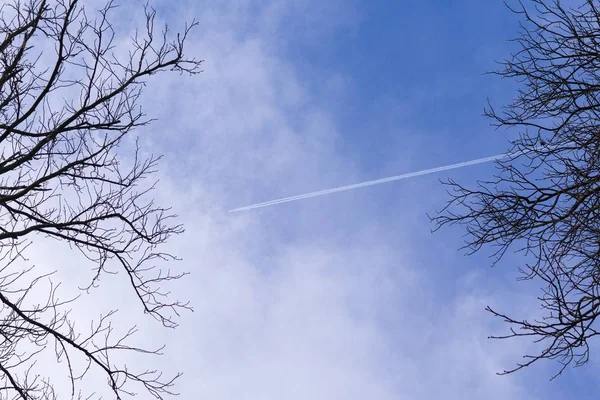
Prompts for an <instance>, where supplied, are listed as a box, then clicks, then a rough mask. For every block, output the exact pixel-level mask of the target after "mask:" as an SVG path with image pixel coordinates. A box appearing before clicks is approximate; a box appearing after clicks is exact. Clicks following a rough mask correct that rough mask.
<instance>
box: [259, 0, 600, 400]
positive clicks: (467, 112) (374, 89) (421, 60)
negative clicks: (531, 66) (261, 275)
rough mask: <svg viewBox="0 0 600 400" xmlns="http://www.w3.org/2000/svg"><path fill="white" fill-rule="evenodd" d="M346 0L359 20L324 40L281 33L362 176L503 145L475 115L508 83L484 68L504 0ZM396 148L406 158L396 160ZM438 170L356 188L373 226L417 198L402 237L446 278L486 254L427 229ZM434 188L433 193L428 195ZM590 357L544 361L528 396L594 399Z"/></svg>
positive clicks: (502, 41) (503, 45) (507, 275)
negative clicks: (467, 254) (335, 83)
mask: <svg viewBox="0 0 600 400" xmlns="http://www.w3.org/2000/svg"><path fill="white" fill-rule="evenodd" d="M352 7H355V9H356V12H355V14H356V17H357V18H358V20H357V22H356V23H351V24H348V27H347V28H344V27H342V28H340V29H338V30H336V32H335V34H333V35H329V36H328V39H327V40H311V39H310V35H307V34H306V33H307V32H309V31H310V26H306V25H305V26H303V25H301V24H297V23H294V16H293V15H291V16H290V24H289V29H290V32H289V35H287V37H288V38H289V40H288V41H287V42H286V43H285V47H284V48H283V49H282V51H284V52H285V53H286V57H287V58H289V59H291V60H292V61H293V63H294V65H295V66H296V67H297V68H298V70H299V73H300V75H301V76H302V79H303V80H302V81H303V82H305V84H306V85H309V86H310V88H311V90H313V91H315V92H317V93H322V96H321V101H322V102H324V103H326V104H327V106H328V108H329V109H331V108H332V107H333V109H334V110H335V112H336V115H335V118H336V122H337V123H338V126H339V128H340V130H341V132H343V134H342V140H341V141H340V143H339V146H340V152H342V153H344V154H348V155H352V156H353V157H354V158H355V160H356V163H357V165H358V166H359V168H360V171H361V173H363V174H364V176H365V178H366V179H372V178H379V177H383V176H386V175H394V174H400V173H403V172H409V170H407V169H398V168H400V167H402V168H405V167H406V166H409V167H410V168H411V170H416V169H421V168H430V167H435V166H440V165H445V164H449V163H454V162H459V161H465V160H470V159H473V158H479V157H485V156H489V155H493V154H498V153H502V152H504V151H506V150H507V148H508V141H507V139H508V138H509V137H510V136H511V135H514V134H515V133H516V132H506V131H502V130H499V131H496V130H494V129H493V128H491V127H490V126H489V121H487V120H486V119H485V118H483V117H482V112H483V107H484V106H485V104H486V99H487V98H490V100H491V101H492V102H493V103H494V104H496V105H502V104H505V103H506V102H507V101H508V100H509V99H511V98H512V96H513V95H514V93H515V92H514V90H515V88H516V85H515V83H514V82H510V81H506V80H504V81H503V80H500V79H499V78H497V77H494V76H491V75H485V74H484V72H486V71H490V70H493V69H495V68H496V65H495V60H501V59H502V58H503V57H507V56H508V55H509V53H510V51H511V50H512V49H514V48H515V47H514V43H511V42H509V41H508V40H507V39H509V38H511V37H514V36H515V35H516V34H517V29H518V23H517V17H516V16H515V15H514V14H512V13H511V12H509V11H508V10H507V9H506V7H505V6H504V5H503V4H502V2H501V1H496V0H494V1H482V0H460V1H449V0H446V1H440V0H437V1H434V0H407V1H382V0H378V1H358V2H354V3H353V4H352ZM294 37H296V38H297V39H293V38H294ZM328 75H331V76H334V75H339V76H341V77H342V78H343V79H344V82H345V85H344V86H345V90H344V91H342V93H343V95H340V96H336V95H332V91H331V90H330V89H331V86H330V82H327V81H324V80H323V77H324V76H328ZM403 157H408V158H410V162H409V163H407V164H403V163H398V159H399V158H403ZM491 173H493V168H492V166H490V165H483V166H476V167H470V168H469V169H465V170H461V171H457V172H456V173H454V174H446V175H442V176H439V178H447V177H449V176H451V177H453V178H456V177H459V178H460V181H461V182H463V183H468V182H469V181H470V180H471V181H472V183H474V181H475V179H476V178H484V177H485V175H486V174H491ZM436 178H437V177H427V178H425V177H424V178H420V179H419V181H418V182H417V181H414V182H411V183H409V182H408V181H407V182H399V183H391V184H388V185H386V186H385V187H383V186H382V187H377V188H371V189H364V190H371V191H372V192H371V193H372V194H373V196H375V195H376V197H377V199H376V200H373V202H374V203H373V202H372V203H371V204H374V205H376V206H377V207H378V209H379V210H380V211H379V220H378V223H381V224H387V225H390V226H393V225H394V224H401V220H399V219H398V218H399V214H401V210H399V206H398V204H399V202H406V203H407V204H408V203H410V204H418V203H420V205H421V206H422V207H421V208H419V209H418V210H417V211H416V212H414V214H416V215H413V216H412V218H413V222H414V221H416V222H419V221H420V222H422V226H423V229H422V231H418V232H411V234H412V238H410V240H412V241H413V243H414V253H415V254H414V255H413V256H414V257H416V259H418V260H420V262H421V263H422V265H423V267H424V268H432V269H434V268H435V269H438V270H439V273H440V274H441V275H442V276H443V275H444V274H446V275H447V276H451V275H453V274H456V273H457V272H458V271H463V272H464V271H467V270H469V269H475V268H486V267H487V266H488V265H489V260H488V259H487V258H486V256H485V255H484V254H482V255H477V256H474V257H471V258H456V257H455V256H451V254H453V252H454V251H455V249H456V247H455V246H454V245H455V244H456V245H458V244H460V234H461V233H462V231H461V230H460V229H451V230H449V231H446V233H444V234H443V236H441V237H443V238H446V237H449V235H454V237H455V238H456V240H455V241H454V242H452V243H451V245H450V246H446V247H444V246H442V245H440V244H439V243H437V242H436V237H435V236H431V235H430V233H429V228H431V226H430V225H429V222H428V219H427V217H426V215H425V212H426V211H429V212H433V211H435V210H434V209H428V207H438V206H439V205H440V204H442V202H441V201H442V200H441V199H440V196H442V195H443V190H441V189H440V188H439V187H438V183H437V180H436ZM341 183H342V184H343V183H349V182H341ZM314 189H315V190H317V189H321V188H314ZM432 190H433V193H435V196H436V197H437V198H436V199H431V198H430V197H429V196H428V195H429V194H430V193H432V192H431V191H432ZM294 194H296V193H289V195H294ZM355 195H360V194H358V193H357V194H355ZM335 196H342V195H335ZM415 197H418V198H415ZM339 198H341V197H339ZM259 200H263V199H259ZM264 200H267V199H264ZM311 201H315V202H318V201H327V200H326V199H324V198H323V199H315V200H311ZM329 201H331V200H329ZM277 207H278V209H277V210H273V211H269V212H268V213H272V214H273V218H285V217H284V215H286V213H290V212H292V211H291V209H290V207H291V206H287V205H281V206H277ZM440 241H441V240H440ZM432 242H433V243H432ZM446 255H448V261H447V262H445V261H444V257H445V256H446ZM509 260H511V261H515V262H514V263H513V262H507V263H504V265H502V268H500V269H495V270H490V269H486V270H485V272H486V273H489V274H490V276H492V277H497V278H499V279H506V280H511V282H512V279H513V278H514V276H515V270H516V266H517V265H518V258H510V259H509ZM456 290H458V289H457V288H456V287H455V286H453V285H449V286H448V287H445V288H440V296H443V295H444V293H446V294H451V293H453V292H455V291H456ZM507 295H509V293H507ZM465 329H468V327H465ZM592 356H593V357H594V356H596V357H598V356H599V355H598V354H592ZM515 361H518V360H515ZM549 367H556V365H549ZM595 367H596V366H594V365H592V366H588V367H586V368H583V369H575V370H572V369H569V370H567V372H566V373H565V375H564V377H562V378H560V379H559V380H557V381H554V382H552V383H548V382H547V378H549V375H548V373H549V371H548V370H545V371H543V374H546V375H544V376H542V377H540V378H539V379H535V380H533V381H532V387H531V390H532V395H533V394H539V393H547V392H550V393H552V396H553V397H552V398H556V399H560V398H577V399H592V398H596V397H597V393H598V386H597V383H596V382H595V379H594V376H595V374H594V372H593V371H594V370H595ZM532 376H533V375H532ZM538 385H542V386H538ZM545 385H549V386H545Z"/></svg>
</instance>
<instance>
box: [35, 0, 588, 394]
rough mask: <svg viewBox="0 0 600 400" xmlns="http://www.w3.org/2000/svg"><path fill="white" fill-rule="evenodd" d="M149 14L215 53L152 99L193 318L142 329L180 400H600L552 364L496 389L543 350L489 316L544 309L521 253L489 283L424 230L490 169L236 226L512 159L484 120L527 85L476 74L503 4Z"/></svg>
mask: <svg viewBox="0 0 600 400" xmlns="http://www.w3.org/2000/svg"><path fill="white" fill-rule="evenodd" d="M154 3H155V4H156V6H157V8H158V9H159V12H161V11H162V12H164V13H163V14H160V15H162V17H163V18H165V20H166V21H167V22H169V23H172V24H173V25H174V26H173V28H174V29H175V28H176V27H177V26H178V21H180V20H181V19H189V18H191V17H193V16H196V18H197V19H198V21H199V22H200V26H199V27H198V29H197V30H195V31H194V32H193V35H192V37H191V38H190V42H189V47H188V52H189V54H193V55H197V56H198V57H199V58H202V59H204V60H205V64H204V73H202V74H200V75H199V76H196V77H193V78H185V77H178V76H176V75H168V74H167V75H162V76H159V77H157V78H156V80H155V81H154V82H153V83H152V84H153V85H154V86H149V87H151V89H148V91H147V93H146V96H145V104H146V111H147V112H148V114H149V115H151V116H156V117H158V118H159V120H158V121H157V122H155V123H154V124H153V125H152V126H151V127H149V129H148V130H147V131H144V132H140V134H141V136H142V138H143V142H144V144H145V146H147V148H148V149H149V151H154V152H157V151H158V152H161V153H163V154H164V155H165V158H164V162H163V164H162V165H161V172H160V174H161V186H160V190H159V192H158V193H157V197H158V198H159V200H161V201H163V202H166V203H169V204H172V205H173V208H174V209H175V210H176V211H177V212H178V214H179V215H180V217H181V218H182V220H183V222H184V223H185V224H186V228H187V229H186V233H185V234H184V235H182V236H181V237H179V238H176V240H174V241H173V242H172V244H171V246H172V248H171V249H172V250H173V251H175V252H177V253H179V254H180V255H181V256H182V257H183V259H184V261H182V262H181V263H180V264H179V265H178V266H177V267H178V268H181V269H185V270H188V271H190V272H191V275H190V277H189V279H187V280H186V281H185V282H182V283H181V284H180V285H179V286H177V288H176V289H177V293H179V297H183V298H188V299H190V300H191V301H192V303H193V305H194V306H195V309H196V311H195V312H194V313H193V314H185V315H184V316H183V320H182V324H181V327H180V329H178V330H177V331H176V332H163V331H161V330H160V329H158V327H156V326H153V325H152V324H151V323H148V322H147V321H143V320H141V321H140V324H142V325H143V327H144V329H145V331H144V332H145V333H146V335H147V336H146V337H144V338H142V339H143V340H148V341H150V342H151V343H155V342H156V341H158V340H160V341H164V342H166V343H167V344H168V346H167V349H166V351H165V356H164V360H163V361H162V362H161V365H165V366H166V367H167V368H170V367H177V368H178V369H180V370H183V372H184V376H183V378H182V380H181V382H180V386H179V389H180V391H181V394H182V396H183V397H182V398H210V399H216V400H221V399H270V398H285V399H292V400H294V399H311V400H314V399H331V398H343V399H364V398H377V399H438V398H442V397H443V398H446V399H464V398H482V397H483V396H485V397H486V398H487V399H507V398H511V399H537V398H539V399H542V398H543V399H561V398H579V399H587V398H589V399H591V398H592V396H593V395H594V394H595V393H598V387H597V385H598V384H597V383H595V382H597V381H598V380H597V372H595V371H597V365H596V363H593V364H590V365H588V366H587V367H584V368H582V369H578V370H574V371H573V370H571V369H569V370H567V372H566V373H565V376H564V377H562V378H560V379H558V380H557V381H554V382H551V383H549V382H548V378H549V377H550V376H551V374H552V372H553V371H554V368H556V367H557V365H554V364H552V363H542V364H540V365H538V366H535V367H532V368H530V369H528V370H526V371H523V372H522V373H520V374H517V375H512V376H504V377H498V376H496V375H495V374H494V373H495V372H498V371H500V370H501V369H502V368H509V367H511V366H513V365H514V363H515V362H517V361H518V357H519V356H520V355H522V354H523V353H524V352H526V351H527V350H528V349H531V347H530V346H529V344H527V343H524V342H513V341H489V340H487V339H486V337H487V335H489V334H493V333H499V332H502V329H503V328H504V325H502V324H501V323H500V322H499V321H495V320H493V319H492V318H491V317H490V316H489V315H488V314H487V313H486V312H485V311H484V308H485V306H486V305H490V306H494V307H497V308H499V309H501V310H505V311H507V312H511V313H513V314H515V315H517V314H518V315H521V316H523V317H526V316H531V315H535V313H536V312H537V303H536V301H535V294H536V292H535V289H536V287H535V285H533V286H527V285H524V284H517V283H516V282H515V281H514V278H515V276H516V267H517V266H518V265H519V262H520V261H519V260H520V259H519V257H518V256H509V257H507V258H506V260H505V261H504V262H503V263H501V264H500V265H499V266H498V267H497V268H495V269H490V268H489V260H488V258H487V254H489V253H486V252H483V253H481V254H477V255H475V256H472V257H468V258H467V257H465V256H464V252H458V251H457V249H458V247H459V246H460V245H461V243H462V238H461V235H462V233H463V232H462V231H461V230H460V228H449V229H444V230H442V231H441V232H438V233H437V234H434V235H432V234H431V233H430V229H431V228H432V225H430V223H429V220H428V218H427V216H426V213H433V212H435V210H438V209H439V208H440V207H442V206H443V204H444V202H445V200H447V197H446V196H445V194H444V188H443V187H442V186H441V185H440V184H439V182H438V181H437V179H438V178H442V179H443V178H448V177H452V178H453V179H456V180H458V181H460V182H461V183H465V184H468V183H475V181H476V179H481V178H484V177H486V176H489V175H490V174H491V173H493V172H494V169H493V166H492V165H489V164H484V165H479V166H474V167H469V168H465V169H461V170H456V171H452V172H448V173H442V174H440V175H438V176H426V177H419V178H415V179H411V180H406V181H401V182H397V183H390V184H386V185H380V186H374V187H371V188H366V189H361V190H356V191H351V192H344V193H339V194H335V195H331V196H323V197H319V198H314V199H309V200H303V201H298V202H293V203H287V204H281V205H277V206H274V207H269V208H264V209H260V210H253V211H249V212H246V213H240V214H234V215H232V214H228V213H227V210H229V209H231V208H234V207H239V206H244V205H247V204H251V203H256V202H261V201H265V200H270V199H275V198H278V197H283V196H289V195H295V194H300V193H303V192H308V191H313V190H319V189H324V188H328V187H334V186H339V185H344V184H349V183H354V182H360V181H363V180H367V179H375V178H379V177H384V176H387V175H396V174H401V173H404V172H410V171H413V170H418V169H423V168H430V167H435V166H441V165H445V164H450V163H454V162H459V161H465V160H470V159H473V158H479V157H484V156H488V155H494V154H498V153H502V152H504V151H506V150H507V148H508V143H507V139H508V137H510V135H511V134H514V133H515V132H512V133H511V132H505V131H494V130H493V129H492V128H490V127H489V126H488V121H486V120H485V119H484V118H483V117H482V116H481V114H482V111H483V106H484V105H485V101H486V98H488V97H489V98H490V99H491V100H492V101H493V102H494V103H495V104H503V103H504V102H506V101H507V100H508V99H510V98H511V96H512V95H513V93H514V92H513V90H514V88H515V86H514V84H512V83H510V82H506V81H500V80H499V79H498V78H495V77H493V76H484V75H483V73H484V72H485V71H486V70H490V69H493V68H494V60H496V59H501V58H502V57H505V56H507V55H508V53H509V52H510V50H511V48H512V47H511V44H510V43H508V42H507V41H506V39H508V38H510V37H512V36H514V35H515V33H516V28H517V22H516V19H515V16H514V15H512V14H511V13H509V12H508V10H506V8H505V7H504V6H503V4H502V3H501V2H500V1H491V2H490V1H486V2H483V1H481V0H479V1H476V0H465V1H434V0H419V1H404V2H392V1H362V0H349V1H343V0H330V1H328V2H322V1H321V2H320V1H317V0H289V1H283V0H272V1H252V0H232V1H229V2H227V4H224V2H220V1H212V0H207V1H202V2H199V1H191V0H189V1H180V2H171V1H166V0H165V1H155V2H154ZM127 7H132V6H129V5H128V6H127ZM127 10H129V8H128V9H127ZM132 10H135V8H132ZM129 15H131V14H130V13H129V12H124V13H121V14H120V18H123V21H121V22H122V24H123V26H124V27H128V26H129V25H128V24H129V23H130V22H129ZM126 16H127V20H125V18H126ZM49 251H55V249H54V248H50V247H49V248H47V249H45V250H44V248H39V249H38V250H36V254H35V255H34V256H33V259H35V257H39V258H40V259H43V257H44V254H46V253H45V252H49ZM63 261H64V262H65V263H67V264H68V263H69V262H71V263H73V268H74V269H76V268H77V267H76V265H75V264H76V260H74V259H70V261H65V260H63ZM83 278H84V277H81V279H83ZM69 279H76V278H73V277H72V276H71V278H69ZM77 279H79V278H77ZM532 289H533V291H532ZM107 290H117V289H107ZM131 310H133V311H135V305H132V306H131ZM127 318H128V320H131V318H132V317H131V314H129V315H128V317H127Z"/></svg>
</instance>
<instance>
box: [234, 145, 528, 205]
mask: <svg viewBox="0 0 600 400" xmlns="http://www.w3.org/2000/svg"><path fill="white" fill-rule="evenodd" d="M534 150H539V148H536V149H532V150H523V151H518V152H515V153H504V154H498V155H495V156H490V157H485V158H478V159H476V160H471V161H464V162H460V163H456V164H451V165H445V166H443V167H436V168H430V169H424V170H421V171H416V172H409V173H407V174H402V175H395V176H390V177H388V178H381V179H375V180H372V181H366V182H361V183H355V184H353V185H347V186H339V187H336V188H332V189H325V190H319V191H316V192H310V193H305V194H299V195H296V196H290V197H283V198H281V199H276V200H270V201H265V202H263V203H257V204H252V205H249V206H245V207H239V208H234V209H233V210H229V212H230V213H233V212H240V211H247V210H252V209H255V208H261V207H268V206H273V205H275V204H280V203H288V202H290V201H296V200H302V199H308V198H310V197H318V196H324V195H326V194H331V193H337V192H343V191H346V190H354V189H358V188H362V187H365V186H373V185H379V184H381V183H386V182H392V181H399V180H402V179H407V178H413V177H415V176H422V175H429V174H434V173H436V172H442V171H448V170H451V169H457V168H462V167H468V166H469V165H476V164H482V163H486V162H490V161H495V160H501V159H503V158H508V157H511V156H518V155H521V154H524V153H528V152H530V151H534Z"/></svg>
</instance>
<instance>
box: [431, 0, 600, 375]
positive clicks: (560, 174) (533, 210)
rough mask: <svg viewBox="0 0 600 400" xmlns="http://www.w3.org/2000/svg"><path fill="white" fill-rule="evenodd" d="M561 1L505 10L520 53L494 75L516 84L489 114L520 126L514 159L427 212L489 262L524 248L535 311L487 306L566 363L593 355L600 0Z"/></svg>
mask: <svg viewBox="0 0 600 400" xmlns="http://www.w3.org/2000/svg"><path fill="white" fill-rule="evenodd" d="M582 3H583V4H581V5H580V6H578V7H567V6H565V5H564V4H563V3H561V2H560V1H558V0H553V1H544V0H529V1H526V2H525V3H519V4H520V6H519V7H518V8H511V10H512V11H514V12H515V13H517V14H518V15H519V16H520V17H521V19H522V24H521V30H520V32H519V34H518V37H517V38H516V39H515V40H514V42H515V43H516V45H517V51H516V52H515V53H514V54H513V55H512V57H511V58H509V59H506V60H504V61H503V62H502V63H501V68H500V69H499V70H498V71H496V72H494V73H495V74H497V75H499V76H501V77H502V78H509V79H514V80H516V81H518V82H520V83H521V86H520V88H519V89H518V93H517V96H516V98H515V99H514V100H513V101H512V102H511V103H510V104H508V105H507V106H505V107H503V108H502V109H501V110H496V109H494V108H493V107H492V106H491V105H490V106H489V107H488V108H487V109H486V111H485V115H486V116H487V117H489V118H491V119H492V121H493V124H494V125H495V126H497V127H508V128H515V129H518V130H519V132H520V135H519V138H518V139H516V140H514V141H512V147H513V149H512V152H513V153H514V156H512V157H509V158H507V159H505V160H502V161H499V162H498V163H497V167H498V173H497V174H496V175H495V177H494V178H493V179H491V180H489V181H482V182H478V185H477V187H476V188H474V189H469V188H467V187H465V186H463V185H460V184H457V183H456V182H454V181H448V182H446V184H447V185H449V193H450V195H451V200H450V201H449V203H448V204H447V205H446V207H445V208H444V209H443V210H442V211H441V212H440V214H438V215H437V216H436V217H434V218H433V221H434V222H435V224H436V229H439V228H440V227H442V226H444V225H448V224H462V225H464V226H465V227H466V231H467V238H468V239H467V243H466V247H467V248H468V249H470V250H471V251H473V252H475V251H478V250H480V249H481V247H482V246H484V245H492V246H493V247H495V249H496V251H495V253H494V255H495V259H494V263H497V262H498V261H499V260H500V259H502V257H503V256H504V255H505V254H506V252H507V251H508V250H509V249H512V250H517V251H521V252H522V253H523V257H524V261H523V262H524V264H525V265H524V267H522V268H521V269H520V271H521V272H522V273H523V275H522V278H523V279H534V280H537V281H539V282H540V283H541V284H542V290H543V292H542V295H541V296H540V297H539V301H540V303H541V307H542V310H543V314H544V315H543V317H542V318H539V319H536V320H532V321H528V320H519V319H516V318H513V317H509V316H507V315H505V314H502V313H499V312H497V311H495V310H492V309H491V308H488V310H489V311H490V312H492V313H493V314H495V315H497V316H499V317H501V318H503V319H504V320H505V321H506V322H507V323H509V324H510V332H509V333H508V334H507V335H504V336H499V337H501V338H508V337H521V336H525V337H529V338H531V339H532V340H534V341H535V342H537V343H538V346H540V347H539V349H540V350H539V352H536V353H534V354H528V355H525V356H524V361H523V362H521V363H518V364H517V365H516V367H514V368H512V369H509V370H506V371H504V373H511V372H514V371H516V370H520V369H522V368H524V367H527V366H529V365H531V364H532V363H534V362H536V361H538V360H540V359H553V360H558V362H559V363H560V364H561V367H560V368H559V370H558V372H557V374H556V375H554V376H553V378H554V377H556V376H557V375H559V374H560V373H561V372H562V371H563V370H564V369H565V368H566V366H567V365H570V364H572V365H576V366H579V365H582V364H584V363H586V362H587V361H588V359H589V353H590V347H589V340H590V339H591V338H592V337H594V336H596V335H598V334H599V331H598V329H599V327H598V324H597V323H596V319H597V318H598V316H599V315H600V163H599V159H600V158H599V157H600V57H599V55H600V8H599V6H600V4H598V3H597V2H595V1H593V0H584V1H582Z"/></svg>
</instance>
